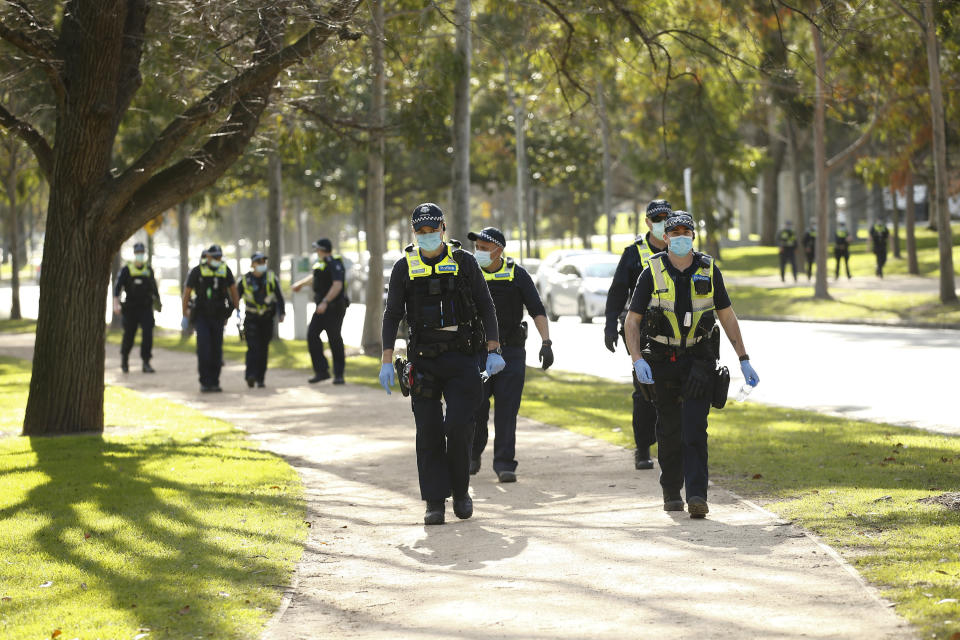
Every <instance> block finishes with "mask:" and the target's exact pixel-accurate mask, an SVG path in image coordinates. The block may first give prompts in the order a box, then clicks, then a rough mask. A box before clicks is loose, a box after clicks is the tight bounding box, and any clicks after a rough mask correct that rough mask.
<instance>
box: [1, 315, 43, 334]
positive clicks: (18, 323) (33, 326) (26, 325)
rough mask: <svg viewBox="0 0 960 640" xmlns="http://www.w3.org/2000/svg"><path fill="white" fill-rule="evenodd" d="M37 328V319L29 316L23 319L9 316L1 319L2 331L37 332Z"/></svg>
mask: <svg viewBox="0 0 960 640" xmlns="http://www.w3.org/2000/svg"><path fill="white" fill-rule="evenodd" d="M36 330H37V321H36V320H31V319H29V318H23V319H21V320H10V319H9V318H6V319H3V320H0V333H35V332H36Z"/></svg>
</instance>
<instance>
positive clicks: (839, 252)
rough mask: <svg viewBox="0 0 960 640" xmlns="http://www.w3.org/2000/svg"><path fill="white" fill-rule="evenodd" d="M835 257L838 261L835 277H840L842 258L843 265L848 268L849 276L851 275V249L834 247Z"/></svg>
mask: <svg viewBox="0 0 960 640" xmlns="http://www.w3.org/2000/svg"><path fill="white" fill-rule="evenodd" d="M833 259H834V260H836V261H837V270H836V273H834V275H833V277H834V278H839V277H840V260H843V265H844V266H845V267H846V269H847V278H849V277H850V250H849V249H834V250H833Z"/></svg>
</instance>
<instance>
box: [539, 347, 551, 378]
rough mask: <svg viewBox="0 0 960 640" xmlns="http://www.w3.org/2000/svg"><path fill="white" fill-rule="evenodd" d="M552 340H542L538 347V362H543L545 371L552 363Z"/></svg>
mask: <svg viewBox="0 0 960 640" xmlns="http://www.w3.org/2000/svg"><path fill="white" fill-rule="evenodd" d="M552 344H553V343H552V342H544V343H543V346H542V347H540V362H542V363H543V370H544V371H546V370H547V369H549V368H550V365H552V364H553V347H552V346H551V345H552Z"/></svg>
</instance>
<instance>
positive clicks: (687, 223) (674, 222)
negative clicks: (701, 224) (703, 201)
mask: <svg viewBox="0 0 960 640" xmlns="http://www.w3.org/2000/svg"><path fill="white" fill-rule="evenodd" d="M677 227H686V228H687V229H690V231H696V230H697V225H696V223H695V222H694V221H693V216H691V215H690V214H689V213H687V212H686V211H674V212H673V214H671V216H670V217H669V218H667V221H666V222H665V223H663V230H664V231H665V232H666V231H673V230H674V229H676V228H677Z"/></svg>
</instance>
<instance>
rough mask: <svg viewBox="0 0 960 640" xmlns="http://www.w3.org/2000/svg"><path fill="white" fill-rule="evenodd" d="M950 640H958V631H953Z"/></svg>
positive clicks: (959, 639) (959, 634) (959, 637)
mask: <svg viewBox="0 0 960 640" xmlns="http://www.w3.org/2000/svg"><path fill="white" fill-rule="evenodd" d="M950 640H960V631H955V632H954V634H953V635H952V636H950Z"/></svg>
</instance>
